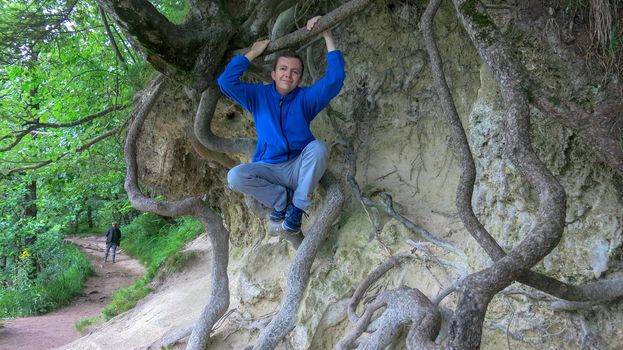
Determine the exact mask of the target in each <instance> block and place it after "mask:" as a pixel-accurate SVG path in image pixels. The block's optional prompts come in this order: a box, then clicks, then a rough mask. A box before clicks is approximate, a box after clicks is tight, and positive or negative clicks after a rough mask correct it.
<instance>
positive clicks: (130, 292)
mask: <svg viewBox="0 0 623 350" xmlns="http://www.w3.org/2000/svg"><path fill="white" fill-rule="evenodd" d="M148 283H149V281H148V279H147V278H141V279H140V280H139V281H138V282H136V283H135V284H134V285H132V286H130V287H127V288H122V289H120V290H118V291H117V292H116V293H115V294H114V295H113V299H112V300H111V302H110V303H109V304H108V305H106V307H105V308H104V310H102V314H103V315H104V317H105V318H106V319H110V318H112V317H114V316H116V315H119V314H120V313H122V312H125V311H128V310H130V309H131V308H133V307H134V305H136V303H138V301H139V300H141V299H143V298H144V297H146V296H147V295H148V294H149V293H151V291H152V289H151V288H150V287H149V286H148V285H147V284H148Z"/></svg>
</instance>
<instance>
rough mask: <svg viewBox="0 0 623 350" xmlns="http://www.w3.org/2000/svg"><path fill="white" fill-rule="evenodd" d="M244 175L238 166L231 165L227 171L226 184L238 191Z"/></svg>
mask: <svg viewBox="0 0 623 350" xmlns="http://www.w3.org/2000/svg"><path fill="white" fill-rule="evenodd" d="M243 179H244V175H243V174H242V171H241V169H240V167H233V168H231V170H229V172H228V173H227V184H228V185H229V188H231V189H232V190H234V191H240V189H241V188H242V186H243Z"/></svg>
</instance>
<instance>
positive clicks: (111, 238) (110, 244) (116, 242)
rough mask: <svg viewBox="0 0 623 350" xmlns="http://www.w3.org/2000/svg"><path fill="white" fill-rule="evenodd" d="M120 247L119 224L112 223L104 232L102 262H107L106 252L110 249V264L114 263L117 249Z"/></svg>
mask: <svg viewBox="0 0 623 350" xmlns="http://www.w3.org/2000/svg"><path fill="white" fill-rule="evenodd" d="M120 245H121V230H120V229H119V224H118V223H117V222H116V221H113V223H112V226H111V227H110V229H108V232H106V254H104V262H107V261H108V252H109V251H110V249H111V248H112V263H113V264H114V263H115V257H116V255H117V247H118V246H120Z"/></svg>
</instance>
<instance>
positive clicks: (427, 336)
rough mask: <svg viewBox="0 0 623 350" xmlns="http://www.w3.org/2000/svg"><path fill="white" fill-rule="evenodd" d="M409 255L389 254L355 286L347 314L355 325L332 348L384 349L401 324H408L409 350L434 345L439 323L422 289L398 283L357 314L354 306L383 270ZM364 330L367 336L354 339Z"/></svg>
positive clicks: (381, 274)
mask: <svg viewBox="0 0 623 350" xmlns="http://www.w3.org/2000/svg"><path fill="white" fill-rule="evenodd" d="M408 258H412V256H410V255H408V254H400V255H396V256H393V257H391V258H390V259H389V260H388V261H386V262H385V263H383V264H381V265H380V266H379V267H378V268H376V269H375V270H374V271H373V272H372V273H370V274H369V275H368V276H367V277H366V278H365V279H364V280H363V281H362V282H361V284H360V285H359V286H358V287H357V289H356V290H355V293H353V296H352V297H351V300H350V303H349V305H348V317H349V319H350V321H351V322H352V323H354V324H355V327H354V329H353V330H352V331H351V332H350V333H348V334H347V335H345V336H344V337H343V338H342V339H341V340H340V341H339V343H338V344H337V346H336V349H338V350H346V349H352V348H354V347H357V349H384V348H385V347H387V346H388V345H390V344H391V343H392V341H393V340H394V339H395V337H396V336H397V335H398V334H399V331H400V329H401V328H402V327H404V326H405V325H409V324H410V325H411V326H410V328H409V329H410V330H409V336H408V339H409V340H411V342H412V343H413V344H418V345H413V346H411V347H410V349H434V348H437V345H436V344H435V343H434V339H435V338H436V337H437V334H438V333H439V328H440V326H441V314H440V312H439V310H438V309H437V306H436V305H434V304H433V303H432V302H431V301H430V300H429V299H428V298H427V297H426V296H425V295H424V294H423V293H422V292H420V291H419V290H417V289H413V288H409V287H405V286H402V287H400V288H397V289H394V290H390V291H386V292H383V293H381V294H380V295H378V296H377V297H376V299H375V300H374V301H373V302H371V303H370V304H368V305H366V307H365V311H364V313H363V315H362V316H361V317H359V316H358V315H357V313H356V309H357V305H359V303H360V302H361V299H362V298H363V295H364V293H365V292H366V290H367V289H368V288H369V287H370V286H371V285H372V283H374V282H375V281H377V280H378V279H379V278H380V277H381V276H383V275H384V274H385V273H386V272H387V271H389V270H390V269H392V268H393V267H395V266H397V265H398V264H399V263H400V261H402V260H404V259H408ZM381 308H384V310H383V312H382V314H381V315H380V316H379V317H378V318H377V319H375V320H374V321H372V316H373V314H374V313H375V312H376V311H377V310H379V309H381ZM366 331H371V333H372V334H371V335H370V336H369V337H367V338H366V339H365V340H363V341H361V342H357V339H358V338H359V337H360V336H361V335H362V334H363V333H364V332H366Z"/></svg>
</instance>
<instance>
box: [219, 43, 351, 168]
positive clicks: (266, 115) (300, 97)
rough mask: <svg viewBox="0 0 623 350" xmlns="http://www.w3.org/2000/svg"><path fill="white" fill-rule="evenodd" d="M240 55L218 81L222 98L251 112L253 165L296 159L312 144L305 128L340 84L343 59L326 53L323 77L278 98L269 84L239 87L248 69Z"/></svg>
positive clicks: (337, 52)
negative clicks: (227, 98) (254, 137)
mask: <svg viewBox="0 0 623 350" xmlns="http://www.w3.org/2000/svg"><path fill="white" fill-rule="evenodd" d="M249 64H250V62H249V60H248V59H247V58H246V57H245V56H244V55H238V56H236V57H234V58H233V59H232V60H231V62H229V64H228V65H227V67H226V68H225V71H223V73H222V74H221V76H220V77H219V78H218V85H219V86H220V88H221V91H222V92H223V94H225V95H226V96H228V97H229V98H231V99H233V100H234V101H236V102H238V103H240V105H242V107H244V108H245V109H246V110H248V111H249V112H251V114H252V115H253V121H254V122H255V128H256V132H257V138H258V140H257V146H256V148H255V154H254V155H253V159H252V161H253V162H265V163H272V164H277V163H283V162H286V161H288V160H290V159H293V158H295V157H296V156H298V155H299V154H300V153H301V151H303V148H305V146H307V144H309V143H310V142H312V141H314V140H315V138H314V135H313V134H312V132H311V130H310V129H309V124H310V123H311V121H312V120H313V119H314V118H315V117H316V115H317V114H318V113H319V112H320V111H321V110H323V109H324V108H325V107H326V106H327V105H328V104H329V102H330V101H331V99H332V98H333V97H335V96H337V94H338V93H339V92H340V90H341V89H342V85H343V83H344V58H343V57H342V53H341V52H340V51H338V50H335V51H331V52H329V53H327V64H328V67H327V71H326V73H325V75H324V76H323V77H322V78H321V79H319V80H318V81H316V82H315V83H314V84H312V85H311V86H308V87H300V86H299V87H297V88H295V89H294V90H292V91H291V92H290V93H289V94H287V95H286V96H281V95H280V94H279V93H278V92H277V90H276V89H275V83H274V82H273V83H272V84H251V83H243V82H241V81H240V77H241V76H242V75H243V74H244V72H245V71H246V70H247V69H248V68H249Z"/></svg>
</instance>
